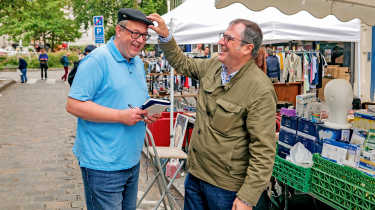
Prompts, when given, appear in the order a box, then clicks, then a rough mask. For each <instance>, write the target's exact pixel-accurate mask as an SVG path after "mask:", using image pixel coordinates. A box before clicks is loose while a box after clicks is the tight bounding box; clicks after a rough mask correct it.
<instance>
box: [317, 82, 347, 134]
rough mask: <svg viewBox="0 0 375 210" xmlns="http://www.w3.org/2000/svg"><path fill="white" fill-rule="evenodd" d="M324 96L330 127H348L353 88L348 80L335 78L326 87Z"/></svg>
mask: <svg viewBox="0 0 375 210" xmlns="http://www.w3.org/2000/svg"><path fill="white" fill-rule="evenodd" d="M324 97H325V101H326V103H327V106H328V122H327V123H326V125H327V126H328V127H334V128H336V129H340V128H347V127H348V126H349V124H348V123H347V121H346V117H347V113H348V111H349V110H350V109H351V107H352V101H353V90H352V86H351V85H350V83H349V82H348V81H347V80H344V79H334V80H331V81H330V82H328V83H327V85H326V87H325V88H324Z"/></svg>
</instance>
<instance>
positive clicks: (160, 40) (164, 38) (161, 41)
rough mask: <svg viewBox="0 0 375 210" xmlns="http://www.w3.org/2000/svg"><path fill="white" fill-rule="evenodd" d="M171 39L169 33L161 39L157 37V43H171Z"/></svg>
mask: <svg viewBox="0 0 375 210" xmlns="http://www.w3.org/2000/svg"><path fill="white" fill-rule="evenodd" d="M171 39H172V33H170V32H169V35H168V36H167V37H161V36H159V42H160V43H167V42H169V41H171Z"/></svg>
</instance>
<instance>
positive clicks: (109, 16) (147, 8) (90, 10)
mask: <svg viewBox="0 0 375 210" xmlns="http://www.w3.org/2000/svg"><path fill="white" fill-rule="evenodd" d="M70 6H71V7H72V8H73V13H74V16H75V21H76V23H77V24H79V25H82V26H83V27H84V28H85V29H88V27H89V26H90V25H92V19H93V16H100V15H102V16H103V17H104V29H105V38H106V39H107V40H108V39H110V38H111V37H112V36H113V35H114V34H115V24H116V23H117V13H118V10H119V9H120V8H137V9H140V10H141V11H142V12H143V13H145V14H146V15H149V14H151V13H159V14H161V15H163V14H164V13H166V12H167V0H142V1H141V3H140V4H139V5H137V1H136V0H85V1H82V0H70Z"/></svg>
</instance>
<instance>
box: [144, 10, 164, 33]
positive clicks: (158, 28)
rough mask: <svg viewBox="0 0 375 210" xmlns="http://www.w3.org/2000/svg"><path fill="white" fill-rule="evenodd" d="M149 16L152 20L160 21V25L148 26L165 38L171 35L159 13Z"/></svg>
mask: <svg viewBox="0 0 375 210" xmlns="http://www.w3.org/2000/svg"><path fill="white" fill-rule="evenodd" d="M147 18H148V19H150V20H151V21H155V22H157V23H158V26H153V25H149V26H148V27H149V28H151V29H152V30H154V31H155V32H156V33H157V34H159V36H161V37H164V38H165V37H168V35H169V30H168V27H167V25H166V24H165V21H164V20H163V18H162V17H161V16H160V15H159V14H157V13H153V14H151V15H149V16H147Z"/></svg>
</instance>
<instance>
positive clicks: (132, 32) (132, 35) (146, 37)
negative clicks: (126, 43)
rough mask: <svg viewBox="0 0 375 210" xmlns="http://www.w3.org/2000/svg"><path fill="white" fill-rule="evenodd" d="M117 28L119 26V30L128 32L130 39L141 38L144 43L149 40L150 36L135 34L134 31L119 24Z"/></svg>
mask: <svg viewBox="0 0 375 210" xmlns="http://www.w3.org/2000/svg"><path fill="white" fill-rule="evenodd" d="M119 26H121V28H123V29H125V30H127V31H129V32H130V34H131V35H130V36H131V38H132V39H138V38H139V37H140V36H142V39H143V40H144V41H147V40H148V39H149V38H150V36H151V35H150V34H143V33H139V32H136V31H132V30H130V29H128V28H126V27H125V26H123V25H121V24H119Z"/></svg>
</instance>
